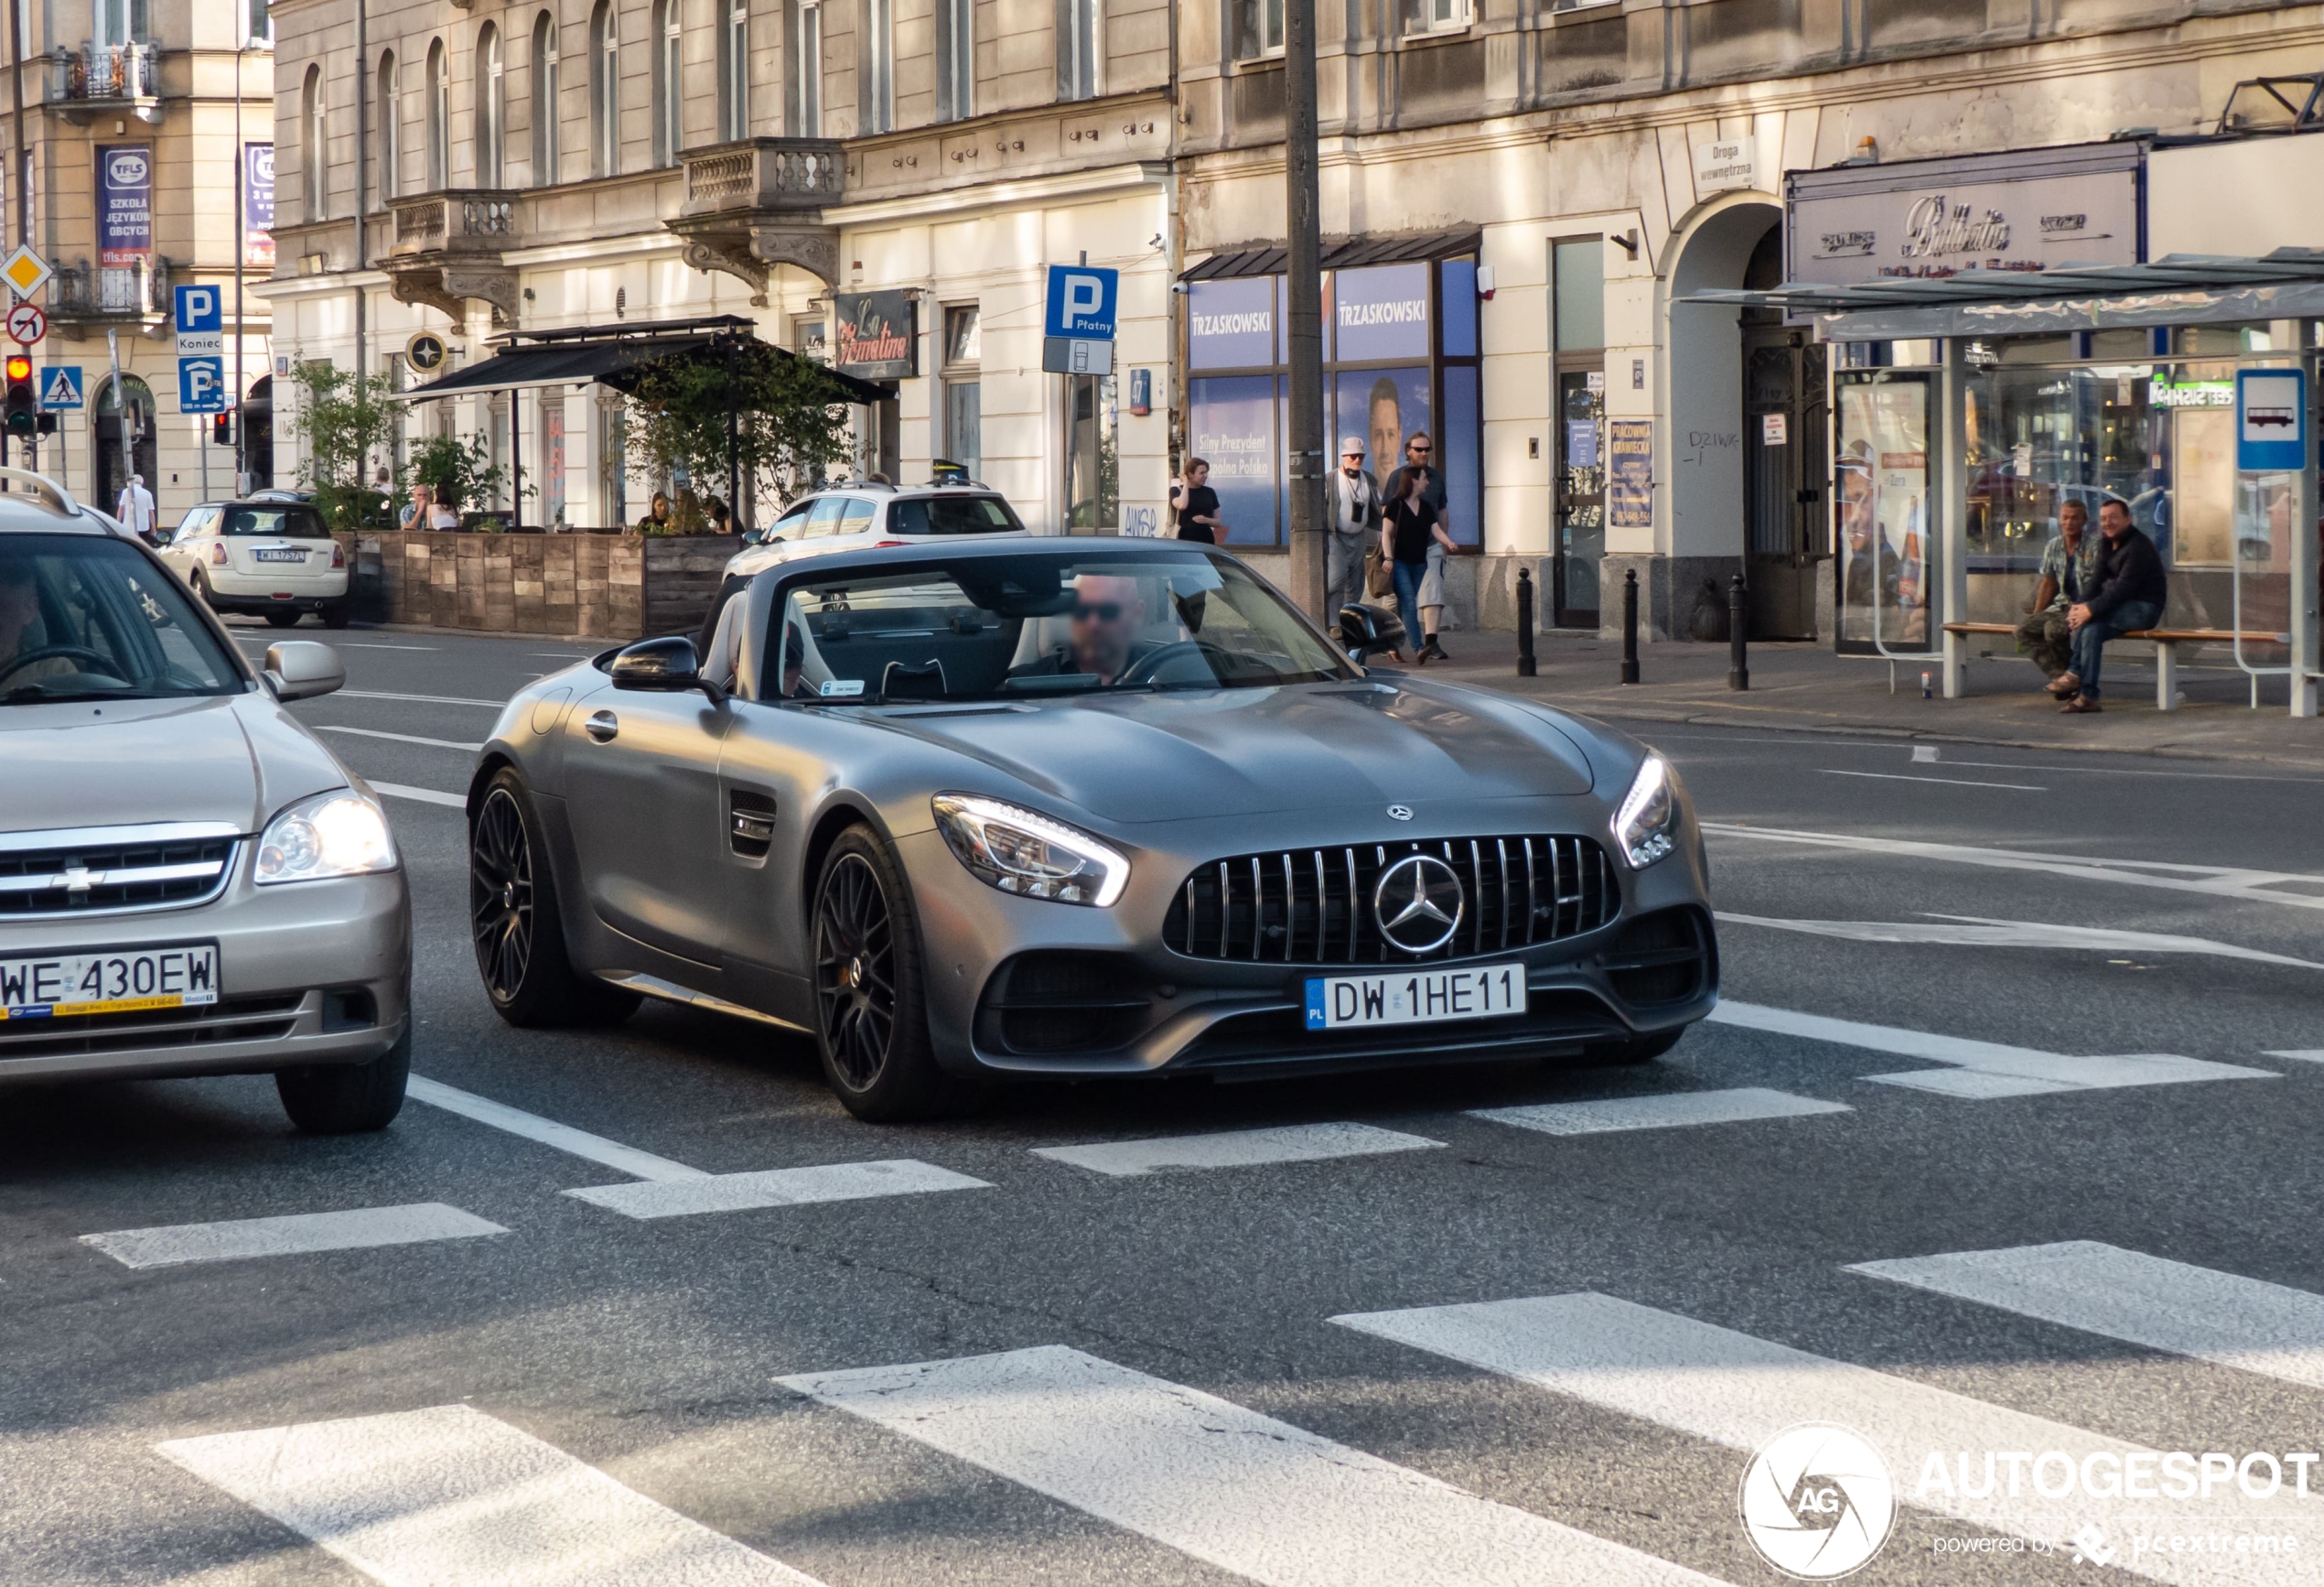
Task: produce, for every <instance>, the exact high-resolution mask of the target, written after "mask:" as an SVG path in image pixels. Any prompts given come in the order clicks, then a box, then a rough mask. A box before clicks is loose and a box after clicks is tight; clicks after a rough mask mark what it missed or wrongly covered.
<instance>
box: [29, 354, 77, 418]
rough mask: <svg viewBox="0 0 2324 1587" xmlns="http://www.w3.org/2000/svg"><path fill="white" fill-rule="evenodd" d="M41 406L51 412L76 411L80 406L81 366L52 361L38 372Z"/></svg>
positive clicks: (64, 412)
mask: <svg viewBox="0 0 2324 1587" xmlns="http://www.w3.org/2000/svg"><path fill="white" fill-rule="evenodd" d="M38 393H39V396H40V406H41V408H42V409H43V410H44V411H46V412H48V413H52V414H66V413H77V412H79V411H80V408H81V366H80V365H79V364H77V363H52V364H50V365H49V366H48V368H46V369H44V370H42V371H41V372H40V384H39V386H38Z"/></svg>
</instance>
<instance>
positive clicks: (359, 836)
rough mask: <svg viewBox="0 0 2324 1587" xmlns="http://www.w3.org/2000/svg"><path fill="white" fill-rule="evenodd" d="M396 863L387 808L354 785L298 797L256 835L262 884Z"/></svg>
mask: <svg viewBox="0 0 2324 1587" xmlns="http://www.w3.org/2000/svg"><path fill="white" fill-rule="evenodd" d="M393 869H395V839H394V838H393V837H390V836H389V835H388V830H387V815H386V813H385V812H384V811H382V810H381V809H380V807H379V805H378V804H375V803H374V802H373V801H371V800H370V799H367V798H365V797H364V796H363V795H362V794H360V793H356V792H355V790H353V789H352V788H341V789H339V791H338V792H336V793H320V794H317V795H316V796H315V797H314V798H312V799H302V800H300V801H299V802H298V803H297V804H294V805H292V806H291V807H290V808H289V809H287V810H285V811H284V812H283V813H282V814H281V815H277V816H275V817H274V820H272V821H270V822H268V823H267V824H266V830H265V832H264V834H263V835H262V836H261V837H259V839H258V885H259V886H261V887H268V886H272V885H273V884H274V883H275V882H278V881H318V880H321V879H323V878H324V877H327V876H364V875H368V874H369V873H371V872H372V871H375V870H393Z"/></svg>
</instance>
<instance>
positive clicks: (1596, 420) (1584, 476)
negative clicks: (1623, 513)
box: [1555, 369, 1606, 630]
mask: <svg viewBox="0 0 2324 1587" xmlns="http://www.w3.org/2000/svg"><path fill="white" fill-rule="evenodd" d="M1557 415H1558V426H1557V428H1558V435H1557V442H1558V446H1557V564H1556V566H1557V588H1556V591H1555V596H1556V599H1555V610H1556V613H1557V626H1558V627H1560V628H1587V629H1593V630H1594V629H1596V628H1597V627H1598V606H1599V601H1600V597H1599V595H1598V564H1599V562H1600V561H1602V560H1603V559H1604V558H1605V556H1606V376H1605V374H1604V373H1603V372H1600V371H1598V370H1596V369H1588V370H1582V369H1573V370H1560V371H1558V372H1557Z"/></svg>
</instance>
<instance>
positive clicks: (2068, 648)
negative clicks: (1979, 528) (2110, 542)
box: [2017, 502, 2099, 688]
mask: <svg viewBox="0 0 2324 1587" xmlns="http://www.w3.org/2000/svg"><path fill="white" fill-rule="evenodd" d="M2089 527H2090V509H2089V508H2087V507H2085V506H2083V505H2082V503H2081V502H2064V503H2062V504H2060V507H2059V509H2058V533H2057V534H2053V535H2051V536H2050V544H2049V545H2045V546H2043V547H2042V548H2041V574H2040V578H2039V581H2038V582H2037V583H2036V584H2035V585H2034V598H2033V612H2032V615H2031V616H2029V617H2028V618H2027V619H2026V621H2023V622H2021V623H2019V624H2018V625H2017V648H2018V650H2020V651H2022V652H2023V653H2026V654H2027V655H2029V656H2031V657H2032V658H2033V664H2034V665H2036V666H2038V667H2039V668H2040V669H2041V675H2042V677H2043V678H2044V679H2045V680H2046V681H2045V683H2044V685H2043V687H2044V688H2048V687H2049V686H2050V685H2053V684H2055V683H2056V682H2057V681H2058V679H2059V678H2060V676H2061V675H2063V674H2064V673H2065V670H2066V668H2067V667H2069V666H2070V665H2071V664H2072V663H2073V636H2074V631H2073V627H2072V625H2071V623H2069V622H2068V621H2066V611H2067V609H2068V608H2070V607H2075V606H2079V605H2081V604H2082V597H2083V596H2084V595H2086V594H2088V593H2089V592H2090V590H2091V588H2092V585H2091V581H2090V574H2091V570H2092V569H2093V568H2094V567H2097V565H2098V544H2099V543H2098V539H2097V537H2096V536H2095V535H2093V534H2089V533H2087V531H2088V529H2089Z"/></svg>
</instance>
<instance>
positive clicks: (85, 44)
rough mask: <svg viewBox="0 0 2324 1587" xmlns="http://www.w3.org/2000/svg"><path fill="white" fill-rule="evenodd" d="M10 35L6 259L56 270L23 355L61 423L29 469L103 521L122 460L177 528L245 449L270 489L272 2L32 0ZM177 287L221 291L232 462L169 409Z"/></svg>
mask: <svg viewBox="0 0 2324 1587" xmlns="http://www.w3.org/2000/svg"><path fill="white" fill-rule="evenodd" d="M20 21H21V25H22V27H23V28H24V29H25V38H24V63H23V66H22V68H21V70H20V71H19V72H18V78H19V86H20V90H21V93H22V99H23V113H22V115H21V117H19V116H18V115H17V114H16V101H15V98H14V95H13V94H11V95H10V96H5V97H0V124H5V130H0V196H5V200H6V212H5V231H6V247H7V248H11V249H13V248H14V247H16V245H17V244H18V243H30V244H31V245H32V247H33V248H34V250H35V251H36V252H38V254H40V255H41V256H42V257H43V258H45V259H46V260H47V261H48V264H50V265H52V266H53V267H54V269H55V271H56V274H55V275H54V276H53V277H52V278H51V279H50V280H49V281H48V284H47V285H46V286H43V287H41V288H40V289H38V291H36V292H35V293H34V294H33V295H32V299H31V300H32V301H33V302H35V303H36V304H38V306H39V307H40V308H42V310H43V311H44V312H45V314H46V316H47V319H48V333H47V335H46V336H45V337H44V338H42V340H40V341H39V342H38V344H37V345H35V346H33V347H32V348H31V350H30V351H31V354H32V360H33V365H34V369H35V371H36V378H37V381H38V389H39V391H40V393H41V394H42V396H43V397H44V399H48V398H53V399H55V400H56V401H57V403H58V405H59V408H60V409H61V411H59V413H58V414H57V420H58V428H57V432H56V433H55V434H53V435H48V436H43V437H38V464H39V466H40V468H41V470H43V471H44V472H47V473H48V474H50V475H52V476H55V477H57V478H59V479H61V480H64V481H65V482H66V484H67V486H68V488H69V489H70V490H71V491H73V492H74V493H75V494H78V495H84V496H86V497H88V498H89V499H90V500H91V501H93V502H97V503H98V504H100V505H102V506H103V507H106V508H108V509H110V508H112V507H113V505H114V502H115V500H116V498H117V497H118V495H119V493H120V490H121V483H122V478H123V473H124V461H126V463H127V465H128V466H129V467H130V468H132V469H134V470H135V471H137V472H140V473H142V474H143V475H144V476H145V481H146V483H147V485H148V486H149V487H150V488H151V489H152V491H153V493H154V497H155V502H156V510H157V513H158V514H159V520H160V522H162V523H163V524H174V523H175V522H176V521H177V519H178V516H179V515H180V514H181V513H183V512H184V511H185V510H186V509H187V508H188V507H190V506H192V505H194V504H195V503H196V502H199V501H201V500H203V499H204V496H205V494H208V495H210V496H221V495H224V494H227V493H229V492H230V491H232V490H233V489H234V487H235V483H236V481H235V472H236V468H237V461H238V453H239V459H240V462H241V464H242V467H243V469H244V470H246V471H247V472H249V473H250V474H251V475H252V476H253V480H254V481H255V482H256V483H260V484H264V483H265V482H267V481H268V480H270V478H271V473H272V468H273V461H272V458H273V445H272V434H271V412H270V409H271V400H272V397H271V394H272V381H271V378H270V377H271V374H272V370H273V363H272V349H271V344H270V339H269V329H270V328H269V316H268V313H267V307H266V304H265V302H264V299H263V298H261V297H259V296H257V294H256V293H254V292H252V291H249V290H247V288H248V287H252V286H259V285H262V284H263V283H264V281H265V280H266V279H267V277H268V276H269V275H272V274H273V272H274V253H273V239H272V237H271V236H270V235H269V232H268V226H269V224H270V222H271V210H272V204H273V182H274V61H273V60H272V59H271V56H272V52H273V38H272V33H271V25H270V23H269V20H268V17H267V13H266V6H265V3H264V0H235V3H234V4H228V5H216V6H195V5H188V4H186V3H185V0H42V3H41V4H38V5H26V6H25V7H23V9H22V12H21V14H20ZM4 44H5V40H0V45H4ZM27 200H28V201H27ZM238 217H239V219H240V221H241V224H239V225H238V224H237V221H238ZM238 262H239V263H240V264H242V272H241V275H240V276H239V280H240V282H241V285H242V287H243V288H244V290H242V291H240V292H238V290H237V285H238V274H237V264H238ZM178 286H203V287H207V288H210V289H213V290H214V292H215V304H214V306H215V308H216V309H217V310H218V316H219V320H218V322H219V327H220V333H219V340H220V342H221V345H222V349H223V351H222V353H221V355H219V356H220V357H221V365H220V366H219V367H218V368H217V369H216V370H215V371H211V372H205V373H204V374H203V375H202V376H201V377H200V379H199V388H200V395H199V396H198V405H206V403H205V402H204V401H203V400H202V399H203V398H204V397H206V396H207V394H208V392H209V391H210V386H211V383H213V382H215V383H216V385H217V386H218V387H219V388H221V396H222V400H223V401H224V402H225V403H226V404H228V405H231V404H232V403H233V402H234V401H235V400H236V396H237V394H239V396H240V398H241V399H242V401H243V402H245V403H246V404H247V405H248V417H249V420H250V426H249V431H250V433H249V435H248V437H247V444H246V446H244V447H242V448H237V447H236V446H235V445H234V444H233V442H232V440H231V437H229V438H226V439H224V440H221V439H220V438H218V437H217V435H216V432H215V430H214V427H213V426H214V420H213V418H212V417H211V416H210V415H208V414H203V413H190V412H187V411H185V410H184V408H183V407H181V405H180V402H179V379H178V353H177V346H176V339H175V334H174V332H175V325H174V321H173V318H172V288H174V287H178ZM109 336H110V339H111V342H112V346H111V347H109V345H108V338H109ZM7 348H8V351H12V352H13V351H16V344H15V343H14V342H10V343H8V344H7ZM115 348H117V350H118V360H119V375H118V378H116V377H115V374H114V372H113V364H114V356H115V354H114V351H113V349H115ZM238 348H239V353H240V358H241V366H240V377H239V379H237V378H236V377H235V374H234V367H235V358H236V354H237V351H238ZM60 372H77V381H78V388H79V393H80V396H81V405H80V406H79V407H71V406H67V405H64V399H65V398H66V397H67V395H68V394H69V392H70V390H71V389H72V386H73V383H74V380H75V376H74V375H73V374H71V373H62V374H60ZM124 430H125V431H126V432H127V433H126V436H125V437H124ZM124 439H125V441H126V447H125V448H124ZM13 449H14V456H13V459H12V460H13V461H15V462H16V463H17V464H18V465H19V466H22V465H23V464H24V463H26V462H27V458H26V457H25V454H24V449H23V448H22V446H21V444H20V443H19V444H17V445H16V447H15V448H13Z"/></svg>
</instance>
